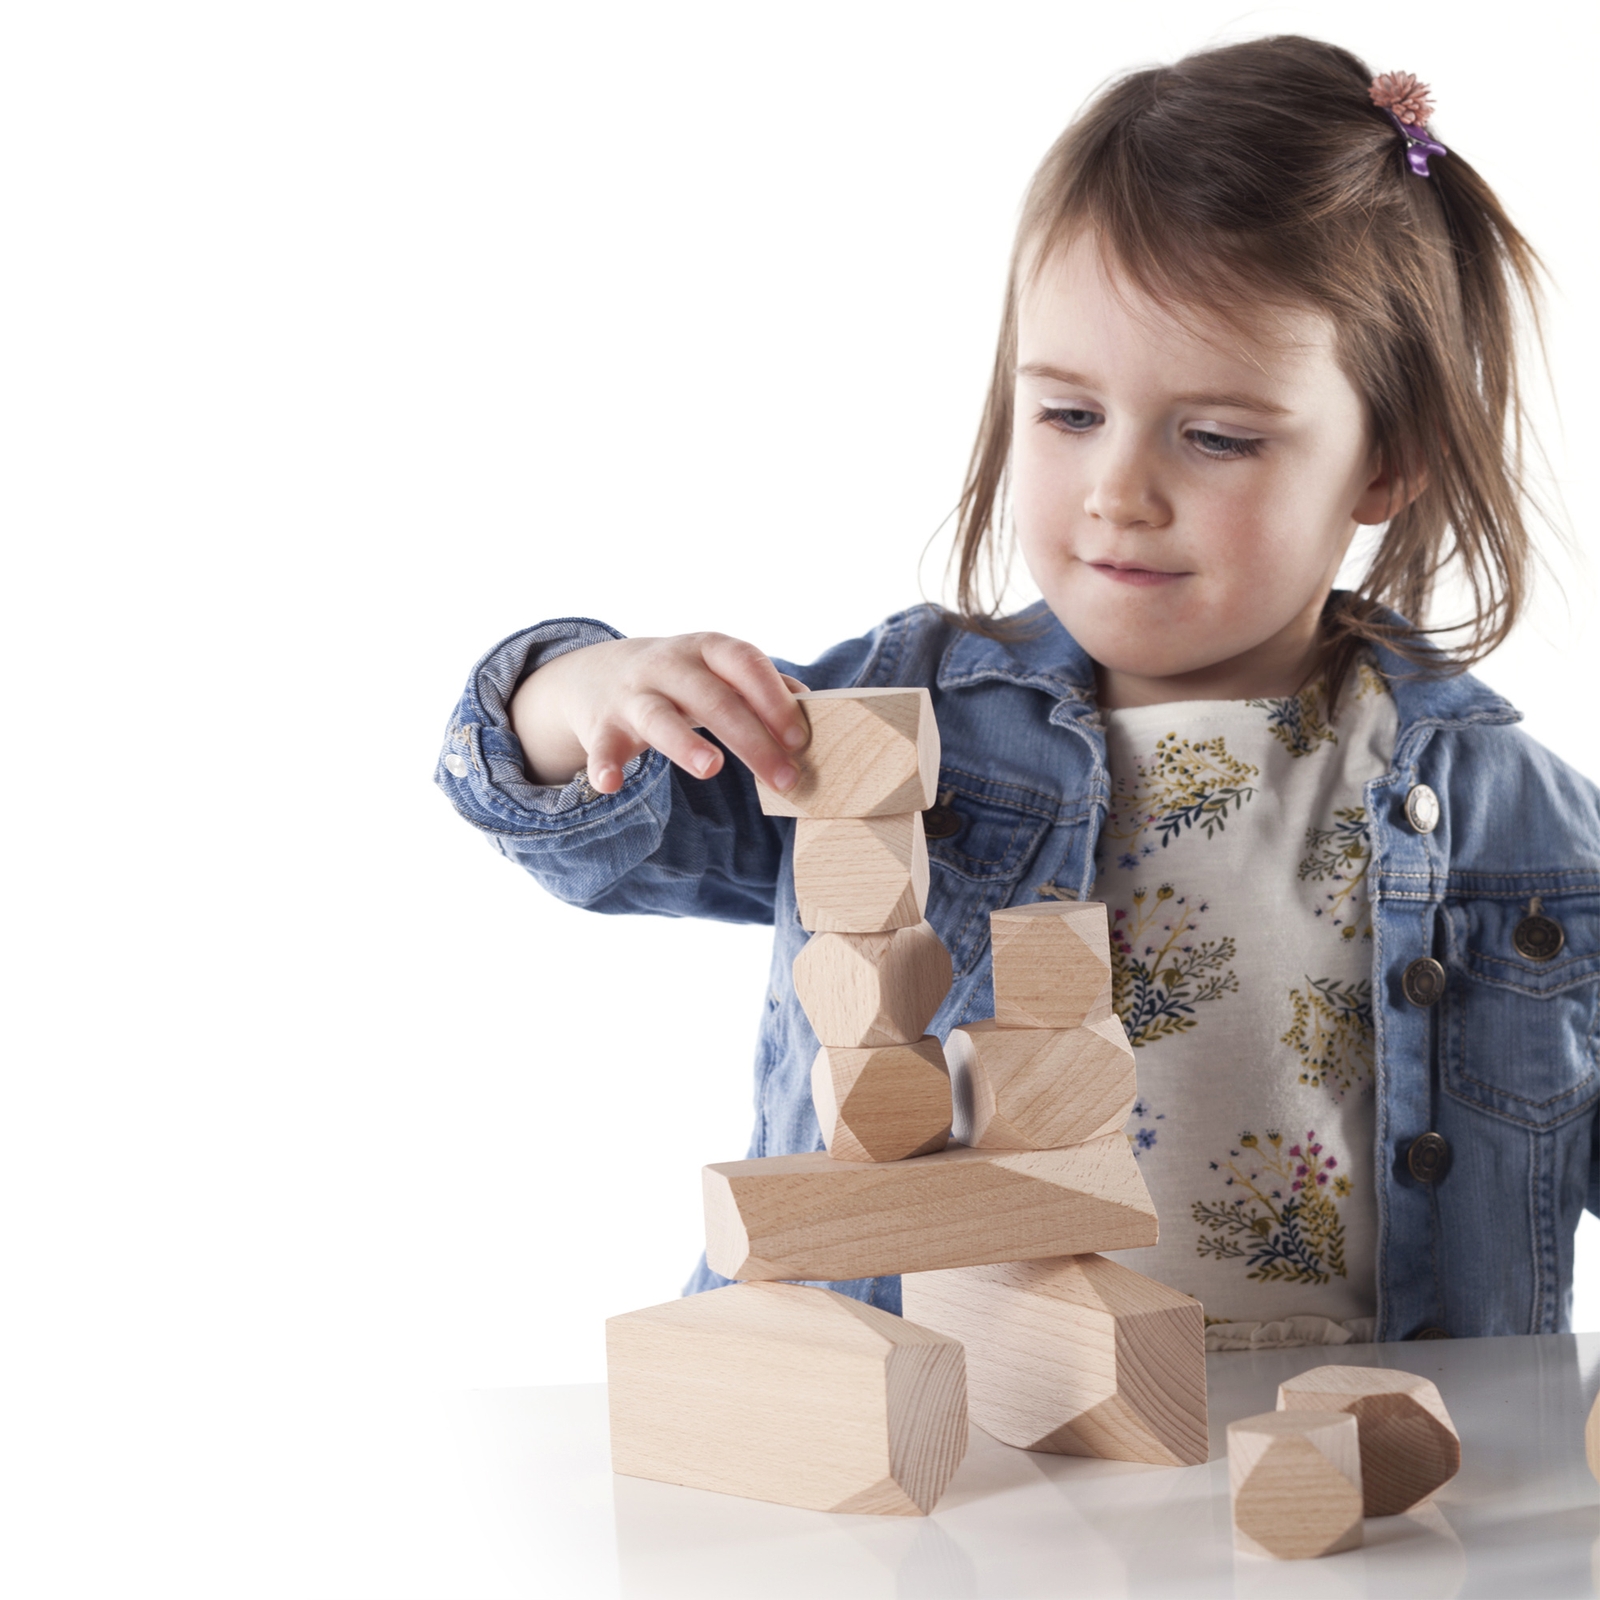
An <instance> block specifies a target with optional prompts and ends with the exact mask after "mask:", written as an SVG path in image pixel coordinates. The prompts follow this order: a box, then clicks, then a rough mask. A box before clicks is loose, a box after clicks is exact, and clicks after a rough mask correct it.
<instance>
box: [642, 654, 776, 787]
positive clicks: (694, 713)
mask: <svg viewBox="0 0 1600 1600" xmlns="http://www.w3.org/2000/svg"><path fill="white" fill-rule="evenodd" d="M784 693H785V694H787V693H788V691H787V690H785V691H784ZM673 698H674V699H675V700H676V701H677V702H678V705H679V706H680V707H681V708H682V711H683V714H684V715H685V716H686V717H687V718H688V719H689V721H690V722H692V723H693V724H694V725H695V726H696V727H700V728H704V729H705V730H706V731H707V732H708V733H713V734H715V735H716V736H717V738H718V739H720V740H721V741H722V743H723V744H724V745H726V746H727V747H728V749H729V750H731V751H732V752H733V753H734V755H736V756H737V757H738V758H739V759H740V760H741V761H742V762H743V763H744V764H745V765H746V766H747V767H749V769H750V770H751V771H752V772H753V773H755V775H756V776H757V777H758V778H760V779H761V781H762V782H763V783H765V784H768V785H770V786H771V787H772V788H775V789H778V790H780V791H781V790H784V789H788V788H792V787H793V785H794V781H795V779H796V778H797V777H798V776H799V774H798V773H797V772H796V770H795V766H794V762H793V761H792V760H791V758H790V756H789V753H788V751H786V750H785V749H783V747H782V746H781V745H779V744H778V742H777V741H776V740H775V739H774V738H773V737H772V734H771V733H770V732H769V731H768V728H767V725H766V723H765V722H763V721H762V719H761V718H760V717H759V716H757V714H756V713H755V711H754V710H753V709H752V708H751V706H750V703H749V701H748V700H746V699H745V698H744V696H743V695H741V694H740V693H739V691H738V690H737V689H736V688H735V687H734V686H733V685H732V684H731V683H729V682H727V681H726V680H725V679H723V678H719V677H716V676H715V675H714V674H712V673H710V672H707V671H704V670H701V671H700V672H697V673H693V674H691V675H690V677H689V679H688V681H687V682H686V683H685V684H684V686H683V688H682V689H681V690H680V691H678V692H676V693H674V695H673Z"/></svg>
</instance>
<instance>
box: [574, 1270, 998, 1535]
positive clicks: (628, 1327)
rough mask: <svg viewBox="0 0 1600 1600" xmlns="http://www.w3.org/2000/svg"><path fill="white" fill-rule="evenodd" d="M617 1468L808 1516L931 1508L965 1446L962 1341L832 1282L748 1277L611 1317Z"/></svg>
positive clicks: (907, 1513) (609, 1370)
mask: <svg viewBox="0 0 1600 1600" xmlns="http://www.w3.org/2000/svg"><path fill="white" fill-rule="evenodd" d="M606 1377H607V1380H608V1382H609V1385H610V1405H611V1465H612V1467H613V1469H614V1470H615V1471H617V1472H620V1473H623V1474H625V1475H626V1476H628V1477H633V1478H656V1479H659V1480H660V1481H661V1482H663V1483H681V1484H686V1485H688V1486H689V1487H690V1488H695V1489H715V1490H717V1491H718V1492H720V1493H722V1494H738V1495H744V1496H746V1497H747V1498H749V1499H752V1500H776V1501H778V1502H779V1503H780V1504H782V1505H790V1506H804V1507H807V1508H808V1509H810V1510H813V1511H869V1512H876V1513H878V1514H879V1515H883V1516H902V1517H915V1516H923V1515H926V1513H927V1512H929V1511H931V1510H932V1509H933V1507H934V1504H935V1502H936V1501H937V1500H938V1498H939V1496H940V1495H941V1494H943V1493H944V1487H945V1485H946V1484H947V1483H948V1482H949V1481H950V1477H951V1475H952V1474H953V1473H954V1472H955V1470H956V1467H957V1465H958V1464H959V1463H960V1461H961V1457H962V1455H963V1454H964V1453H965V1451H966V1448H967V1396H966V1371H965V1362H964V1359H963V1356H962V1350H961V1346H960V1344H958V1343H957V1342H956V1341H955V1340H954V1339H948V1338H946V1337H945V1336H944V1335H943V1334H938V1333H931V1332H929V1331H928V1329H926V1328H919V1327H918V1326H917V1325H916V1324H915V1323H914V1322H907V1321H905V1320H904V1319H903V1318H901V1317H896V1316H892V1315H891V1314H890V1313H889V1312H887V1311H880V1310H878V1309H877V1307H875V1306H867V1305H863V1304H862V1303H861V1302H860V1301H859V1300H851V1299H848V1298H847V1297H846V1296H844V1295H842V1294H835V1293H834V1292H833V1291H832V1290H831V1289H815V1288H806V1287H803V1286H802V1285H799V1284H792V1283H741V1284H735V1285H734V1286H733V1287H732V1288H727V1289H713V1290H712V1291H711V1292H710V1293H708V1294H697V1295H690V1296H689V1297H688V1298H687V1299H683V1300H673V1301H671V1302H670V1303H668V1304H667V1305H662V1306H651V1307H650V1308H649V1309H648V1310H645V1311H632V1312H629V1313H628V1314H627V1315H626V1316H621V1317H612V1318H610V1319H609V1320H608V1321H607V1323H606Z"/></svg>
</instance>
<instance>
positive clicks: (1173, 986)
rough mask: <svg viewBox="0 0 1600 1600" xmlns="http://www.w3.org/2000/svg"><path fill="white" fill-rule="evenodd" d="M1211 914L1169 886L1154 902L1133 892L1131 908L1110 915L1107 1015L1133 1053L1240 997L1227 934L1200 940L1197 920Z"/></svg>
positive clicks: (1147, 895)
mask: <svg viewBox="0 0 1600 1600" xmlns="http://www.w3.org/2000/svg"><path fill="white" fill-rule="evenodd" d="M1209 909H1210V908H1209V907H1208V906H1207V905H1206V904H1205V903H1204V902H1203V901H1202V902H1201V904H1200V905H1198V906H1193V907H1192V906H1190V904H1189V897H1188V896H1187V895H1180V894H1179V893H1178V891H1177V890H1176V889H1175V888H1174V887H1173V886H1172V885H1171V884H1170V883H1164V884H1162V885H1161V886H1160V887H1159V888H1158V889H1157V890H1156V892H1155V894H1154V896H1152V895H1151V894H1150V892H1149V891H1148V890H1147V889H1135V890H1134V891H1133V906H1132V908H1131V909H1130V908H1127V907H1118V908H1116V909H1115V910H1113V911H1112V913H1111V1009H1112V1010H1113V1011H1115V1012H1116V1014H1117V1015H1118V1016H1119V1017H1120V1018H1121V1019H1122V1026H1123V1028H1124V1030H1125V1031H1126V1032H1127V1035H1128V1042H1129V1044H1131V1045H1132V1046H1133V1047H1134V1048H1135V1049H1138V1048H1139V1047H1140V1046H1141V1045H1146V1044H1150V1043H1152V1042H1153V1041H1155V1040H1157V1039H1165V1038H1168V1037H1170V1036H1171V1035H1172V1034H1175V1033H1185V1032H1187V1031H1188V1030H1189V1029H1190V1028H1192V1027H1194V1026H1195V1021H1196V1018H1195V1007H1196V1006H1200V1005H1205V1004H1206V1003H1207V1002H1208V1001H1212V1000H1220V999H1221V998H1222V996H1223V995H1225V994H1233V993H1236V992H1237V991H1238V988H1239V978H1238V975H1237V974H1236V973H1235V972H1234V970H1233V969H1232V967H1230V966H1229V965H1228V963H1229V962H1230V961H1232V960H1233V957H1234V952H1235V948H1236V946H1235V944H1234V941H1233V940H1232V939H1231V938H1228V937H1226V936H1224V937H1222V938H1216V939H1200V938H1197V937H1196V936H1195V935H1196V933H1197V932H1198V929H1199V926H1200V918H1201V917H1202V916H1203V915H1204V914H1205V912H1206V911H1207V910H1209Z"/></svg>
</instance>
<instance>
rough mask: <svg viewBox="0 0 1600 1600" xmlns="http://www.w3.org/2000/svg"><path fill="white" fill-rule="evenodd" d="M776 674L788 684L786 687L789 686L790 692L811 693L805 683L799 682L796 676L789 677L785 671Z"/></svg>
mask: <svg viewBox="0 0 1600 1600" xmlns="http://www.w3.org/2000/svg"><path fill="white" fill-rule="evenodd" d="M778 676H779V677H780V678H782V679H783V681H784V683H785V684H787V685H788V688H789V690H790V692H791V693H793V694H810V693H811V691H810V690H809V689H808V688H807V687H806V686H805V684H803V683H801V681H800V680H799V679H798V678H791V677H790V676H789V674H788V673H787V672H780V673H779V674H778Z"/></svg>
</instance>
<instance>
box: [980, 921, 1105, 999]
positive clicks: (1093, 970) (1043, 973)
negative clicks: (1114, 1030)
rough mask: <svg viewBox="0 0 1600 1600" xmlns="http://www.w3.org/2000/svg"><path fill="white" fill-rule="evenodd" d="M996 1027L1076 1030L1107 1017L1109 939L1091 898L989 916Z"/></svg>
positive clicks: (1103, 922)
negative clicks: (997, 1024)
mask: <svg viewBox="0 0 1600 1600" xmlns="http://www.w3.org/2000/svg"><path fill="white" fill-rule="evenodd" d="M989 938H990V944H991V948H992V951H993V958H994V1015H995V1021H996V1022H998V1023H999V1025H1000V1026H1001V1027H1002V1028H1080V1027H1082V1026H1083V1024H1084V1023H1086V1022H1094V1021H1097V1020H1098V1019H1099V1018H1101V1017H1108V1016H1110V1015H1111V934H1110V924H1109V923H1108V922H1107V921H1106V908H1105V907H1104V906H1103V905H1101V904H1100V903H1099V902H1098V901H1095V900H1047V901H1045V902H1043V903H1042V904H1040V905H1036V906H1007V907H1006V908H1005V909H1004V910H1002V911H996V912H994V913H993V914H992V915H991V916H990V918H989Z"/></svg>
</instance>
